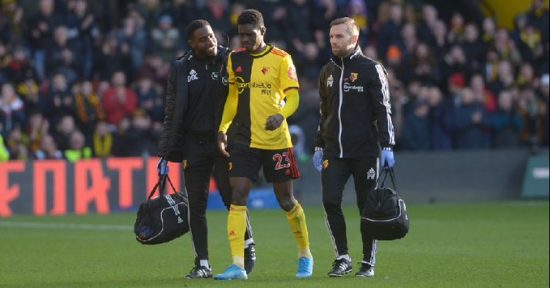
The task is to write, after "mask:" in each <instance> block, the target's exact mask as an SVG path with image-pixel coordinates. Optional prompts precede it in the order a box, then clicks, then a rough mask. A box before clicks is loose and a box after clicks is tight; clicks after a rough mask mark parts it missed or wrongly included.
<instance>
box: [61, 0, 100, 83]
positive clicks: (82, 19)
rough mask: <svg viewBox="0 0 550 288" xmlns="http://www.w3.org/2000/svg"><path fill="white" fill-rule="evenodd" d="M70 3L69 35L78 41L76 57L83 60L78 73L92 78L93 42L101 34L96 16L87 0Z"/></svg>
mask: <svg viewBox="0 0 550 288" xmlns="http://www.w3.org/2000/svg"><path fill="white" fill-rule="evenodd" d="M68 5H71V6H70V7H69V9H70V11H69V15H68V16H67V26H68V28H69V35H70V38H71V39H74V41H75V42H76V46H78V47H79V48H80V53H79V54H77V55H76V58H77V59H80V60H81V61H82V62H81V65H80V66H81V67H80V68H81V70H80V71H78V74H80V75H82V76H84V77H85V78H87V79H90V78H91V77H92V74H93V60H94V58H93V57H94V51H93V49H94V47H93V46H94V43H93V42H94V41H95V40H96V37H97V35H98V34H99V31H98V29H97V27H96V16H95V15H94V14H93V13H92V12H91V11H90V10H89V9H88V1H86V0H74V1H73V2H69V3H68Z"/></svg>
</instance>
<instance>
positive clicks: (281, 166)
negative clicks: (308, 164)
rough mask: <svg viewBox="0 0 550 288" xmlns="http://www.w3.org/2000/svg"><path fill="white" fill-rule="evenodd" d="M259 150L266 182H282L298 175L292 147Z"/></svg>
mask: <svg viewBox="0 0 550 288" xmlns="http://www.w3.org/2000/svg"><path fill="white" fill-rule="evenodd" d="M261 151H262V168H263V171H264V176H265V178H266V180H267V182H272V183H283V182H287V181H291V180H293V179H297V178H299V177H300V171H299V169H298V164H297V162H296V158H295V157H294V150H293V148H287V149H278V150H261Z"/></svg>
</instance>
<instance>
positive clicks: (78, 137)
mask: <svg viewBox="0 0 550 288" xmlns="http://www.w3.org/2000/svg"><path fill="white" fill-rule="evenodd" d="M63 154H64V155H65V159H67V160H68V161H69V162H71V163H74V162H76V161H78V160H82V159H90V158H92V148H90V147H88V146H86V138H84V134H82V132H80V131H78V130H75V131H73V133H71V136H70V145H69V149H67V150H65V152H64V153H63Z"/></svg>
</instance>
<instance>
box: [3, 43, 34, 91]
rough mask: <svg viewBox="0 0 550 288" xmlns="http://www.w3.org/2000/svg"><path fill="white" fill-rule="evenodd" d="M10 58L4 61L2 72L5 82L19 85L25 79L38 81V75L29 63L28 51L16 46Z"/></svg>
mask: <svg viewBox="0 0 550 288" xmlns="http://www.w3.org/2000/svg"><path fill="white" fill-rule="evenodd" d="M11 56H12V57H7V58H6V59H4V61H6V62H7V63H6V64H7V66H6V67H5V70H4V72H5V74H4V75H5V78H6V79H7V80H10V81H12V82H14V83H16V84H19V83H21V82H22V81H24V80H25V79H27V78H32V79H38V74H37V73H36V70H35V69H34V68H33V66H32V65H31V63H30V60H29V52H28V49H26V48H25V47H23V46H17V47H15V49H14V51H13V55H11Z"/></svg>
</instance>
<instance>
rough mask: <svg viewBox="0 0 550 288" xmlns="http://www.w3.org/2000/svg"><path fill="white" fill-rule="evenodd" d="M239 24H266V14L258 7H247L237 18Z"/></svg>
mask: <svg viewBox="0 0 550 288" xmlns="http://www.w3.org/2000/svg"><path fill="white" fill-rule="evenodd" d="M237 24H238V25H246V24H252V25H254V26H256V27H262V26H264V16H263V15H262V13H261V12H260V11H258V10H256V9H246V10H243V12H241V15H239V18H238V19H237Z"/></svg>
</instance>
